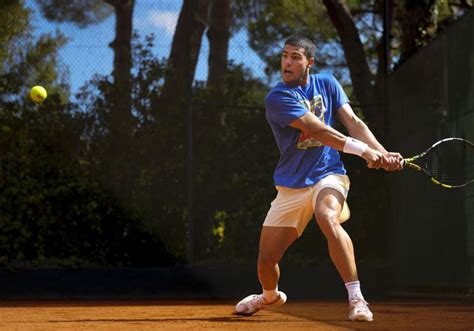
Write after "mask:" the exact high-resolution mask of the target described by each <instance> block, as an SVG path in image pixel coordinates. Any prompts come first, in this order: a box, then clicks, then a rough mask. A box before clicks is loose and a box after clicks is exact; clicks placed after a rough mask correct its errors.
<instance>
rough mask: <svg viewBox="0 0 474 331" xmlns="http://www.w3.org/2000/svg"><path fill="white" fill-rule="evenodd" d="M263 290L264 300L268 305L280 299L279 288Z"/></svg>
mask: <svg viewBox="0 0 474 331" xmlns="http://www.w3.org/2000/svg"><path fill="white" fill-rule="evenodd" d="M262 290H263V300H264V301H265V302H268V303H271V302H273V301H275V300H276V298H278V295H279V294H278V286H277V288H276V289H274V290H266V289H264V288H262Z"/></svg>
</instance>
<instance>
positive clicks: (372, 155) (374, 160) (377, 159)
mask: <svg viewBox="0 0 474 331" xmlns="http://www.w3.org/2000/svg"><path fill="white" fill-rule="evenodd" d="M361 157H362V158H363V159H364V160H365V161H367V167H369V168H371V169H380V168H385V167H386V166H387V165H388V163H389V161H388V159H387V158H386V157H385V156H384V155H383V154H382V153H381V152H379V151H376V150H375V149H372V148H370V147H367V149H366V150H365V152H364V153H363V154H362V155H361Z"/></svg>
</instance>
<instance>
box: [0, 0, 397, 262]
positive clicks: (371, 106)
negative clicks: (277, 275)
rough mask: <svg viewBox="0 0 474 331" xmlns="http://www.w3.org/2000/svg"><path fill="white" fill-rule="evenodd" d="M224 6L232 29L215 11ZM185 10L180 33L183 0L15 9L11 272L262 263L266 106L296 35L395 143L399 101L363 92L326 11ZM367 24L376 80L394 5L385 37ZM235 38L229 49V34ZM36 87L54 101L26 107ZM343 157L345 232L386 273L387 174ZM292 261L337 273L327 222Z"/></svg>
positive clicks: (51, 3)
mask: <svg viewBox="0 0 474 331" xmlns="http://www.w3.org/2000/svg"><path fill="white" fill-rule="evenodd" d="M107 3H112V4H113V6H110V5H108V4H107ZM224 3H227V4H228V5H229V6H230V11H229V8H227V11H223V12H222V13H227V14H228V15H229V17H228V20H225V19H224V18H225V17H227V16H225V15H219V13H221V12H219V11H217V9H216V11H217V14H216V13H214V12H213V10H214V7H212V8H213V9H212V10H211V9H210V8H211V7H209V6H210V5H211V4H212V6H217V4H219V5H221V4H224ZM184 4H188V5H189V6H190V7H186V8H187V9H188V10H192V11H193V12H192V15H191V14H189V13H188V14H186V15H183V16H182V18H181V19H182V20H183V22H184V23H183V24H181V25H180V24H179V21H180V13H181V12H182V10H183V8H184V7H183V1H154V0H135V1H92V0H83V1H70V2H67V1H64V2H62V1H55V0H25V1H15V0H12V1H9V2H8V3H6V4H5V5H4V7H3V9H4V11H3V12H4V13H7V14H6V17H7V18H8V17H15V18H16V19H15V22H16V23H15V22H11V23H9V24H6V25H5V26H2V29H3V30H2V31H5V33H4V34H2V36H3V35H5V36H7V38H4V39H2V43H3V44H5V45H7V46H6V47H4V48H2V50H4V49H5V50H8V52H6V53H5V54H7V55H6V56H5V57H3V59H5V61H4V63H5V65H4V67H3V68H2V69H4V70H3V71H2V76H1V79H2V82H4V84H1V86H2V87H1V90H0V97H1V100H3V101H5V102H4V103H3V104H2V105H0V114H1V116H2V117H1V124H2V130H3V133H4V134H3V135H2V137H1V139H2V140H1V143H2V150H4V151H8V152H5V153H3V154H2V155H1V156H0V157H1V158H2V159H1V161H2V167H3V168H2V174H1V176H0V178H1V180H2V181H3V182H2V184H4V185H3V192H2V199H3V200H0V202H1V205H2V208H4V210H5V213H3V214H2V216H1V217H3V218H0V225H1V226H0V229H1V230H0V231H3V232H2V233H1V235H0V248H2V249H3V251H4V254H3V256H2V257H1V260H0V262H1V263H4V264H6V265H8V264H12V263H13V264H15V263H20V264H21V263H32V261H33V263H36V264H38V265H42V264H52V265H87V264H93V265H132V266H143V265H147V266H149V265H152V266H157V265H163V264H173V263H174V264H176V263H186V262H188V263H189V262H192V263H195V264H196V263H203V264H204V263H206V264H212V263H253V262H254V260H255V258H256V254H257V249H258V235H259V231H260V227H261V224H262V222H263V219H264V217H265V214H266V212H267V210H268V208H269V205H270V202H271V201H272V199H273V198H274V196H275V189H274V187H273V182H272V181H273V178H272V177H273V176H272V173H273V169H274V166H275V164H276V162H277V160H278V157H279V156H278V151H277V149H276V146H275V143H274V140H273V136H272V133H271V131H270V129H269V127H268V125H267V123H266V119H265V114H264V107H263V101H264V98H265V95H266V94H267V93H268V91H269V89H270V88H271V86H272V84H273V83H274V82H275V81H276V80H277V79H278V73H279V61H280V55H279V54H280V52H281V46H282V45H281V42H282V40H283V36H287V35H289V34H290V33H293V32H301V33H303V34H306V35H311V36H314V40H315V41H316V43H317V46H318V53H317V55H318V56H317V57H316V58H317V59H316V68H317V70H320V69H324V70H330V71H331V72H333V73H334V74H335V75H336V76H337V77H338V78H339V79H340V81H341V82H342V83H343V85H344V86H345V88H346V90H347V93H348V94H349V95H350V97H351V98H352V99H353V100H355V101H357V102H356V103H355V104H357V105H358V106H357V107H354V108H355V109H356V110H357V112H358V114H360V115H361V117H363V118H364V119H365V120H367V121H368V122H369V124H370V126H371V128H376V129H377V131H378V132H383V130H382V128H383V127H384V125H385V123H380V121H379V120H380V116H378V113H381V112H382V111H380V108H383V106H384V105H385V100H384V99H383V97H378V98H373V99H372V100H364V99H363V98H362V97H359V96H358V95H357V94H356V92H355V89H353V88H352V86H351V85H350V84H349V83H350V79H349V78H350V75H349V69H348V66H347V64H346V60H345V58H344V52H343V51H342V47H341V45H340V43H339V42H336V41H335V40H337V34H336V30H335V29H334V27H333V26H332V24H331V22H330V19H329V17H328V15H327V13H326V10H325V7H324V5H323V3H322V2H313V1H303V0H301V1H296V2H291V1H282V2H268V3H266V2H260V1H204V0H201V1H185V2H184ZM264 4H265V6H264ZM267 5H268V6H267ZM192 6H195V7H192ZM259 6H260V7H259ZM190 8H191V9H190ZM224 9H225V8H224ZM219 10H223V9H222V8H220V9H219ZM183 12H185V11H184V10H183ZM196 13H197V14H196ZM256 13H258V15H257V14H256ZM224 16H225V17H224ZM204 18H205V19H204ZM365 18H366V16H364V15H361V14H359V17H358V18H357V22H356V23H357V25H355V26H357V27H360V28H361V29H362V30H361V36H362V37H363V38H362V39H363V40H364V42H366V45H365V46H367V47H369V48H370V49H371V51H369V52H367V59H366V60H367V61H366V62H367V63H368V69H371V70H372V69H373V70H376V67H377V66H376V65H375V63H377V52H376V49H377V47H378V43H373V42H372V41H373V40H378V39H377V38H380V33H379V32H378V31H379V28H380V27H381V26H382V19H381V16H380V10H379V12H376V13H375V14H374V15H373V17H372V18H373V21H372V25H373V26H371V27H369V26H368V25H367V24H364V22H365V21H364V19H365ZM221 19H222V21H221ZM302 21H303V23H301V22H302ZM216 22H217V23H216ZM226 22H227V23H226ZM225 24H229V25H228V26H227V25H225ZM0 26H1V24H0ZM213 26H214V30H213V28H212V27H213ZM224 26H226V27H227V28H228V29H224ZM216 27H217V28H216ZM225 30H228V32H229V38H228V39H226V37H225V36H224V37H222V36H221V35H219V33H217V32H222V31H225ZM315 31H317V32H315ZM48 33H49V34H50V36H49V37H48V38H45V37H44V36H45V34H48ZM213 33H214V34H213ZM216 33H217V34H216ZM313 33H314V35H313ZM64 38H65V39H64ZM174 41H175V42H174ZM211 43H212V45H211ZM2 50H0V55H1V56H3V53H2ZM212 51H215V53H213V52H212ZM211 53H212V54H211ZM223 53H224V54H226V55H225V61H222V59H223V58H222V56H220V55H222V54H223ZM219 54H220V55H219ZM222 68H224V71H222ZM4 73H6V74H4ZM222 73H224V74H223V75H222ZM210 76H212V79H211V78H209V77H210ZM373 77H374V80H375V79H376V78H377V84H375V85H374V84H373V81H372V80H370V82H368V84H367V85H366V86H369V87H373V91H371V93H372V94H376V93H380V91H383V84H384V82H383V74H382V73H381V72H378V73H377V74H374V75H373ZM37 84H39V85H44V86H45V87H46V88H47V89H48V92H49V94H50V95H49V97H48V99H47V100H46V102H45V103H43V104H33V103H31V102H28V101H26V98H25V97H24V96H25V95H26V94H27V90H28V89H29V87H30V86H32V85H37ZM68 85H69V86H68ZM382 117H383V116H382ZM377 121H378V122H377ZM343 158H344V161H345V164H346V167H347V169H348V171H349V175H350V176H351V181H352V188H351V194H350V196H349V204H350V205H351V209H352V211H353V216H352V220H351V222H348V223H346V225H345V227H346V229H347V230H348V232H349V233H350V234H351V236H352V238H353V239H354V241H355V242H356V250H357V255H358V256H359V257H360V258H359V262H360V263H364V262H365V261H371V262H376V263H380V264H385V263H386V261H387V259H388V255H389V246H388V241H387V240H386V238H387V236H389V235H390V233H389V228H388V225H387V224H388V223H386V222H382V221H381V219H383V218H384V217H386V214H387V209H388V207H389V204H388V202H389V192H388V190H387V187H388V186H387V177H386V176H385V175H384V174H382V173H380V172H374V171H370V170H368V169H366V167H365V164H363V162H361V161H360V160H359V159H357V158H354V157H348V156H343ZM19 192H20V193H19ZM11 242H15V245H11ZM2 245H3V246H2ZM153 252H154V253H153ZM284 262H288V263H297V264H300V265H318V264H329V263H330V262H329V257H328V254H327V248H326V240H325V238H323V236H322V234H321V232H320V231H319V230H318V229H317V226H316V223H315V222H311V223H310V225H309V227H308V231H307V232H306V233H305V235H304V236H303V237H302V238H301V239H299V240H298V242H297V243H296V244H295V245H294V246H293V247H292V249H291V250H290V251H289V252H288V254H287V255H286V256H285V260H284Z"/></svg>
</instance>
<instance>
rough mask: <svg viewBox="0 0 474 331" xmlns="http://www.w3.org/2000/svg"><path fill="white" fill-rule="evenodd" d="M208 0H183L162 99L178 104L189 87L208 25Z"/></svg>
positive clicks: (170, 103)
mask: <svg viewBox="0 0 474 331" xmlns="http://www.w3.org/2000/svg"><path fill="white" fill-rule="evenodd" d="M208 8H209V0H184V2H183V7H182V8H181V12H180V14H179V18H178V24H177V25H176V31H175V33H174V37H173V42H172V45H171V53H170V56H169V59H168V71H167V74H166V76H165V82H164V85H163V91H162V94H161V100H162V102H164V103H165V104H167V105H169V106H171V105H176V104H179V103H180V102H181V101H182V100H183V96H185V95H187V93H189V91H190V90H191V88H192V82H193V80H194V74H195V71H196V65H197V61H198V57H199V51H200V50H201V41H202V35H203V33H204V29H205V28H206V26H207V18H208Z"/></svg>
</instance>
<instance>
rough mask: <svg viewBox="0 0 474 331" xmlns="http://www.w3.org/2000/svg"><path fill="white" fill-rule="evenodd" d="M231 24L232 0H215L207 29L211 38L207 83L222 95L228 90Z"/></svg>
mask: <svg viewBox="0 0 474 331" xmlns="http://www.w3.org/2000/svg"><path fill="white" fill-rule="evenodd" d="M230 24H231V11H230V0H215V1H214V2H213V4H212V7H211V13H210V18H209V30H208V31H207V37H208V39H209V58H208V66H209V72H208V76H207V85H208V86H209V87H210V88H211V89H212V90H213V91H216V92H218V93H219V94H221V95H222V94H224V93H225V91H226V73H227V53H228V50H229V38H230Z"/></svg>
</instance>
